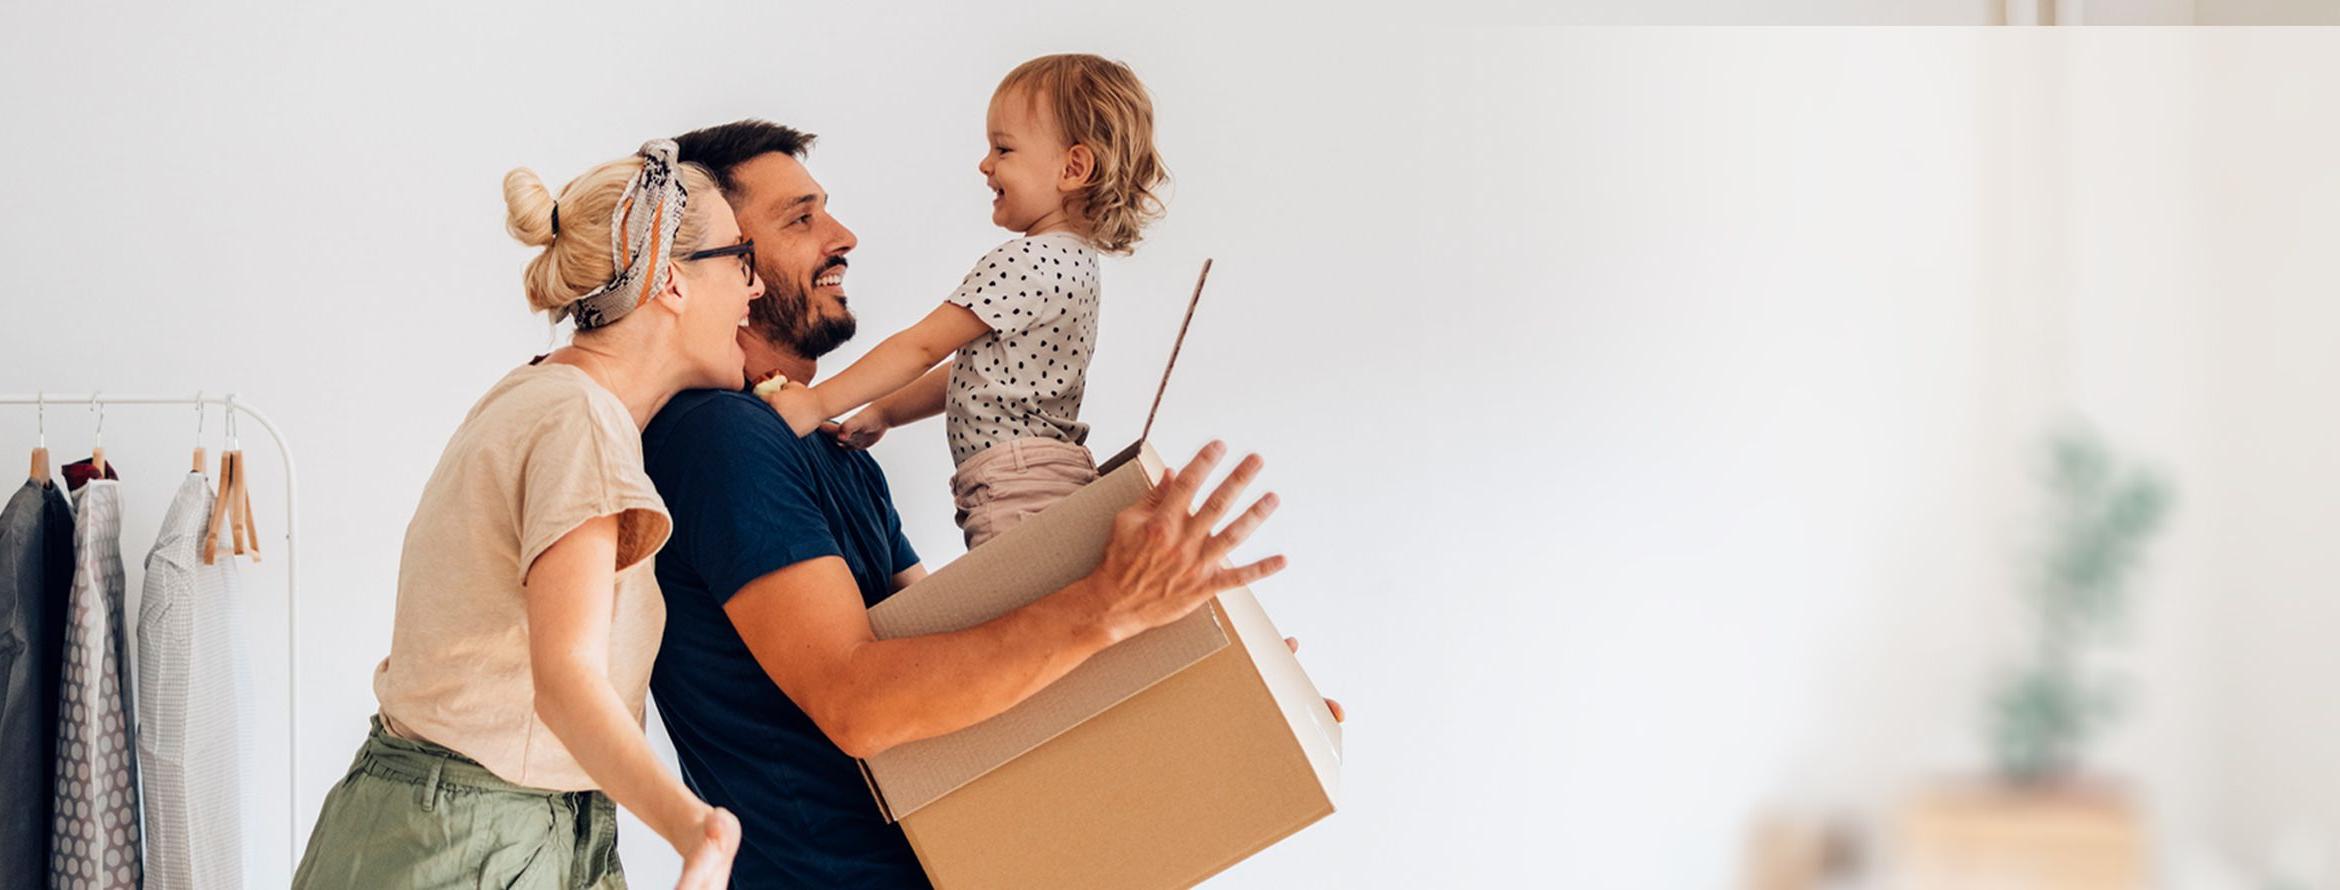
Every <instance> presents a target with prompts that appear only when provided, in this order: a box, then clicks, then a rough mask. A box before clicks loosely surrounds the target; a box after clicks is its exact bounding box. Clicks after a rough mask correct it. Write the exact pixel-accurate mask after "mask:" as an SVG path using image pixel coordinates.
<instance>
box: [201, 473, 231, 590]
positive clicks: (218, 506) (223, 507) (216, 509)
mask: <svg viewBox="0 0 2340 890" xmlns="http://www.w3.org/2000/svg"><path fill="white" fill-rule="evenodd" d="M235 454H236V453H235V452H233V451H222V452H220V453H219V496H217V497H214V498H212V499H211V521H210V522H206V523H204V524H203V564H204V565H213V564H216V563H217V562H218V561H219V529H220V523H223V522H226V521H228V495H229V494H231V493H233V490H234V489H233V486H234V485H235V479H236V459H235Z"/></svg>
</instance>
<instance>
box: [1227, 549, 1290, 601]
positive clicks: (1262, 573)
mask: <svg viewBox="0 0 2340 890" xmlns="http://www.w3.org/2000/svg"><path fill="white" fill-rule="evenodd" d="M1284 564H1285V560H1284V557H1283V556H1282V555H1281V554H1278V555H1276V556H1270V557H1268V558H1266V559H1263V560H1260V561H1258V562H1255V563H1251V564H1250V565H1242V566H1236V567H1235V568H1231V569H1223V570H1221V571H1220V572H1219V573H1218V574H1216V575H1214V576H1212V578H1211V585H1210V586H1211V588H1212V590H1213V591H1214V592H1216V591H1220V590H1231V589H1234V588H1237V587H1248V586H1250V585H1252V584H1255V583H1257V582H1258V581H1259V580H1260V579H1262V578H1266V577H1267V576H1269V575H1273V574H1275V573H1277V572H1281V571H1283V570H1284Z"/></svg>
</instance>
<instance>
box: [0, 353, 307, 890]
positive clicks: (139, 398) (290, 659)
mask: <svg viewBox="0 0 2340 890" xmlns="http://www.w3.org/2000/svg"><path fill="white" fill-rule="evenodd" d="M0 405H31V406H37V407H43V408H74V407H79V406H82V405H91V406H105V405H183V406H191V407H194V408H195V409H196V410H198V411H200V410H202V406H205V405H218V406H221V407H222V408H224V409H226V411H227V412H228V415H229V417H230V419H231V420H232V419H233V417H234V415H237V414H242V415H243V416H245V417H248V418H251V419H252V420H253V421H255V422H257V423H259V424H260V428H261V429H264V430H267V431H268V438H270V439H273V440H275V442H276V453H277V455H278V456H279V457H281V458H283V460H284V586H285V596H284V646H285V659H284V705H285V724H284V726H285V729H284V733H285V799H286V800H285V802H286V806H287V809H286V810H285V821H286V823H287V824H288V825H289V826H290V827H289V828H288V829H287V830H286V837H285V841H286V844H287V845H288V846H289V847H290V849H291V860H292V863H293V865H294V867H298V866H299V864H300V858H301V844H300V838H301V820H300V812H301V806H300V803H301V795H300V776H301V771H300V766H299V764H300V755H301V746H300V732H301V721H300V701H301V700H300V695H299V690H300V687H299V675H300V674H299V671H300V668H299V665H300V658H299V652H298V651H297V650H296V649H295V648H294V644H295V643H296V642H297V641H299V640H300V605H301V597H300V592H301V573H300V562H299V555H298V551H297V545H298V542H299V537H300V527H301V497H300V491H301V486H300V473H299V472H298V471H297V470H295V469H294V467H293V453H292V447H291V446H289V445H286V444H285V442H284V433H282V432H280V431H278V430H277V428H276V424H274V423H270V422H269V420H268V415H266V414H262V413H260V411H259V409H256V408H254V407H252V404H251V403H250V402H245V401H241V400H239V399H237V398H236V395H235V393H228V394H226V395H219V396H208V395H203V394H201V393H198V394H196V395H193V396H163V395H106V394H103V393H34V394H31V395H0ZM101 417H102V415H101ZM43 426H44V427H45V426H46V420H45V418H44V420H43ZM100 432H101V433H102V432H103V428H102V427H101V428H100ZM41 438H42V439H43V440H44V441H43V442H42V446H43V447H46V446H47V442H46V441H45V440H46V439H47V438H48V435H47V431H46V429H44V430H43V431H42V436H41ZM229 447H230V448H234V447H236V445H235V444H233V443H231V444H230V445H229Z"/></svg>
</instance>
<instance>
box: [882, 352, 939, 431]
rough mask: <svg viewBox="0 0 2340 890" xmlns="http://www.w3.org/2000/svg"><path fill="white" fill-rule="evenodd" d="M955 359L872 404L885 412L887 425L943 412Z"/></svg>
mask: <svg viewBox="0 0 2340 890" xmlns="http://www.w3.org/2000/svg"><path fill="white" fill-rule="evenodd" d="M954 364H955V363H954V362H947V361H946V362H943V363H942V364H939V365H936V366H934V370H932V371H928V372H926V376H923V377H920V378H918V379H917V380H916V381H914V382H912V383H911V384H910V385H909V386H905V387H902V388H901V389H897V390H894V392H893V394H892V395H889V396H886V397H885V398H882V399H879V400H877V402H876V403H874V404H872V405H870V407H872V408H876V409H879V410H881V411H883V412H884V413H882V414H880V415H878V416H879V417H880V418H882V419H884V420H885V422H886V425H887V426H904V425H907V424H912V423H917V422H919V421H921V420H925V419H927V418H929V417H933V416H935V415H937V414H941V413H942V412H943V399H944V398H945V397H947V396H948V395H949V394H950V390H951V368H952V367H953V366H954Z"/></svg>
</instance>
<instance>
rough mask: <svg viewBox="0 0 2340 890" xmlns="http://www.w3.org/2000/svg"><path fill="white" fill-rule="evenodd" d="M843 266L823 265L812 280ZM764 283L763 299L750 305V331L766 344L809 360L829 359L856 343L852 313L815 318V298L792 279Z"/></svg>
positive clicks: (773, 278)
mask: <svg viewBox="0 0 2340 890" xmlns="http://www.w3.org/2000/svg"><path fill="white" fill-rule="evenodd" d="M840 259H841V258H840ZM842 265H844V263H843V262H841V261H839V260H831V261H830V262H827V263H823V264H822V265H821V268H820V269H818V270H815V271H814V272H813V274H812V276H811V277H812V278H819V277H821V275H822V274H823V273H825V272H827V271H829V269H831V268H833V267H836V266H842ZM764 281H765V282H766V283H767V285H768V286H767V287H766V288H765V293H764V298H763V299H761V300H755V301H751V302H749V303H748V327H750V328H752V329H754V330H755V332H756V334H757V335H759V336H761V337H763V338H764V339H765V340H766V341H769V342H771V343H773V344H775V345H779V346H785V347H788V349H789V351H791V352H794V353H796V354H797V355H799V356H802V357H804V358H808V359H810V358H820V357H821V356H824V355H828V354H829V352H830V350H833V349H836V348H837V347H838V346H839V345H840V344H842V343H844V342H845V341H847V340H851V339H853V330H854V320H853V313H852V312H850V311H848V312H846V313H845V314H844V315H843V316H841V317H822V318H815V317H813V309H812V295H811V294H810V293H808V292H807V291H806V290H805V288H804V287H803V286H801V285H798V284H797V283H796V281H795V280H794V279H793V278H790V277H787V276H780V275H774V276H770V277H767V278H765V279H764ZM783 282H785V283H783Z"/></svg>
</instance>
